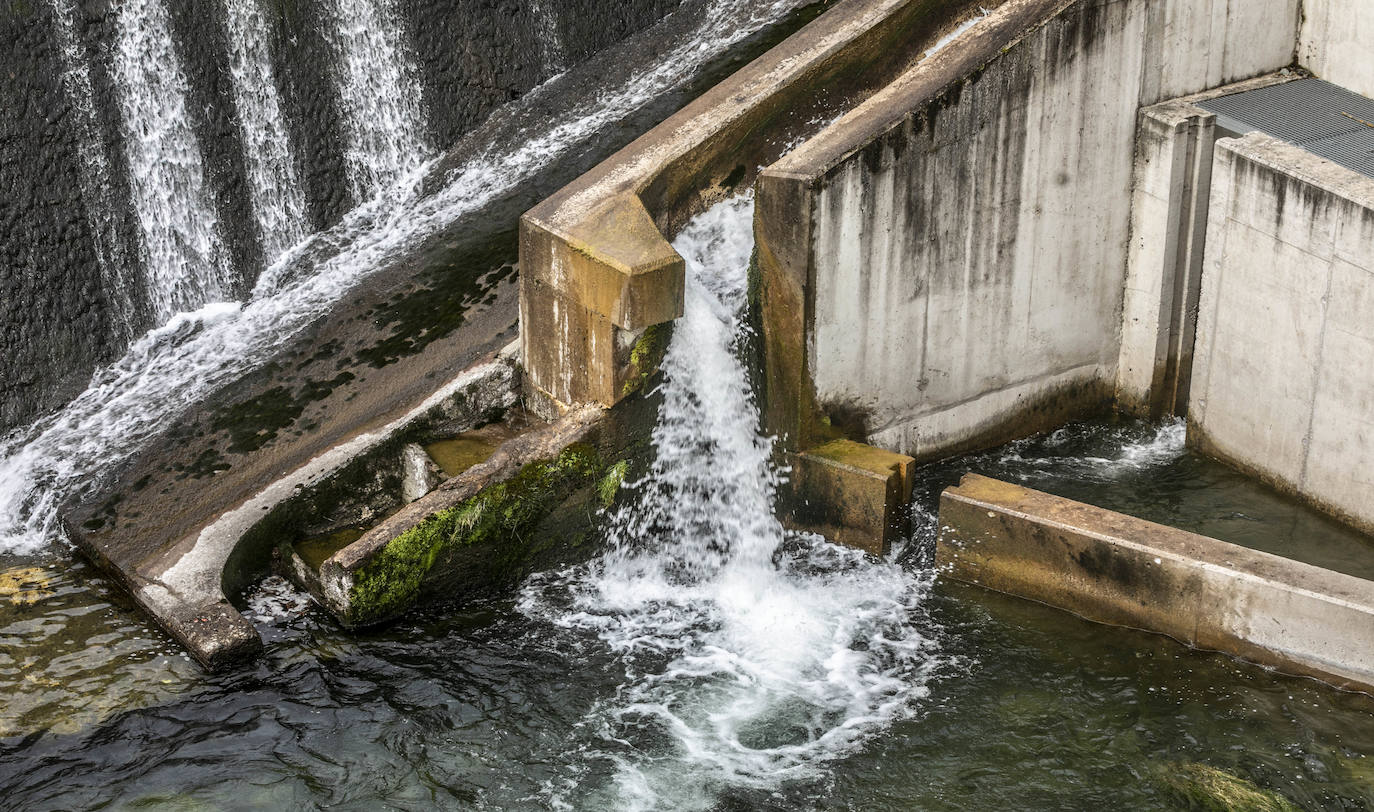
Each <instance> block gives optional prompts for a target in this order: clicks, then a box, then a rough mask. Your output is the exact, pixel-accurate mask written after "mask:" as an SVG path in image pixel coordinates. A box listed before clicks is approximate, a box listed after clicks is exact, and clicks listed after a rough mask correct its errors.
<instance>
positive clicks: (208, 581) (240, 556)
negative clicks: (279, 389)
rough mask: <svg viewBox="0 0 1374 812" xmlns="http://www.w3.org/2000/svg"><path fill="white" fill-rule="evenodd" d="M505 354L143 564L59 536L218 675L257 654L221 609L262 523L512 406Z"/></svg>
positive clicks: (81, 531)
mask: <svg viewBox="0 0 1374 812" xmlns="http://www.w3.org/2000/svg"><path fill="white" fill-rule="evenodd" d="M511 355H512V353H511V352H509V351H508V352H504V353H502V354H501V355H500V356H499V357H497V358H495V359H493V360H490V361H488V362H487V363H483V364H479V365H477V366H474V367H472V368H470V369H467V370H465V371H464V372H462V373H461V374H459V375H458V376H456V377H455V378H454V379H453V380H451V381H449V382H448V383H447V384H445V385H444V386H443V387H442V388H441V389H439V391H437V392H436V393H435V394H433V395H431V396H430V397H429V398H427V399H426V400H424V401H423V402H422V403H420V404H419V405H418V406H416V407H414V408H413V409H411V410H410V411H409V412H407V413H405V414H404V415H402V416H401V417H399V418H397V419H396V420H394V421H392V422H390V423H388V424H386V425H384V426H382V427H380V428H378V429H377V430H375V431H372V432H367V433H362V434H358V435H356V436H354V437H353V438H351V439H349V440H347V441H346V442H343V443H340V444H338V445H336V446H333V447H332V448H330V449H329V450H328V451H326V452H325V453H323V454H320V455H319V456H317V457H315V458H314V459H312V460H310V461H309V462H308V463H306V464H305V465H302V466H300V467H299V468H297V469H295V470H293V471H289V472H287V473H285V474H283V475H282V476H280V477H279V478H278V479H277V480H276V481H275V482H272V483H271V484H269V485H267V486H266V487H265V488H263V489H262V490H260V491H259V492H258V493H256V494H255V495H254V496H252V497H251V498H249V499H248V500H246V501H245V502H243V503H242V504H240V505H238V506H236V507H234V508H233V509H231V510H228V511H226V512H225V513H223V514H222V515H221V516H219V517H218V518H217V519H216V520H215V521H213V522H211V523H210V524H209V525H207V526H205V527H203V528H201V529H199V530H198V531H196V532H195V533H194V534H192V535H189V536H187V537H185V538H182V539H181V540H180V541H178V542H177V543H175V544H172V545H170V546H167V547H165V548H162V549H159V550H156V551H154V552H152V553H151V554H147V555H145V556H144V557H142V558H136V557H133V556H132V555H131V554H130V551H129V550H128V549H126V547H125V546H124V544H123V543H122V541H121V539H120V538H119V537H117V536H115V537H112V536H110V535H109V534H108V533H104V532H101V531H100V530H98V529H93V528H91V527H87V526H85V525H83V524H81V523H78V522H74V521H71V520H69V519H66V518H64V527H65V529H66V531H67V535H68V537H69V538H71V539H72V541H73V543H75V544H76V545H77V547H78V549H80V550H81V551H82V552H83V553H84V554H85V555H86V556H87V557H88V558H90V559H91V560H92V561H94V562H95V563H96V564H98V565H99V566H100V567H101V568H102V569H104V570H105V571H107V572H109V573H110V574H112V575H114V576H115V577H116V578H118V579H119V581H120V583H121V585H122V586H123V587H124V588H125V589H126V590H127V591H128V592H129V593H130V595H132V596H133V598H134V600H135V601H137V602H138V604H139V605H140V606H142V607H143V608H144V609H145V610H146V611H147V612H148V614H149V615H150V616H152V618H153V620H154V621H155V622H156V623H157V624H158V625H159V626H161V627H162V628H163V629H164V630H165V631H166V632H167V633H168V634H170V635H172V637H173V638H175V639H176V641H177V642H178V643H180V644H181V645H182V646H184V647H185V648H186V650H187V651H188V652H190V654H191V655H192V656H193V657H195V659H196V661H197V662H199V663H200V664H201V665H202V666H204V667H205V668H207V669H210V670H218V669H222V668H224V667H227V666H229V665H232V664H233V663H235V662H237V661H241V660H244V659H247V658H250V657H252V656H253V655H255V654H256V653H257V652H258V651H259V650H260V649H261V646H262V641H261V639H260V638H259V636H258V633H257V630H256V629H255V628H254V627H253V624H252V623H250V622H249V621H248V620H246V619H245V618H244V617H243V616H242V615H240V614H239V612H238V610H236V609H235V608H234V607H233V606H232V605H231V604H230V602H229V600H228V597H227V596H228V595H232V594H234V592H236V591H237V589H238V588H239V587H241V586H243V585H244V583H243V581H244V578H245V577H246V576H248V575H250V574H253V572H255V570H253V567H255V566H258V565H260V564H261V561H260V560H254V559H257V558H261V559H262V560H265V558H266V556H265V555H264V556H260V557H259V556H255V555H253V553H254V552H255V550H250V549H249V548H254V547H255V546H256V540H255V538H254V537H255V536H259V535H262V532H261V531H262V528H263V525H264V521H265V520H266V519H268V518H269V517H270V516H272V515H273V512H274V511H275V510H276V509H278V508H281V507H283V506H285V505H287V503H289V501H290V500H291V499H292V498H293V497H295V496H296V495H297V494H299V493H300V492H301V491H302V490H303V489H309V488H312V487H315V486H317V485H319V484H321V483H323V482H325V481H328V480H329V479H330V478H331V477H333V476H335V475H336V474H338V473H339V472H340V471H341V470H343V469H344V468H345V467H347V466H349V465H351V464H353V463H355V462H357V461H358V460H360V459H363V458H365V457H367V456H368V455H369V454H372V453H373V452H374V451H376V450H377V449H382V448H385V447H386V446H387V444H388V443H389V442H390V441H391V440H393V438H396V437H397V436H399V435H400V434H401V433H402V432H405V431H408V430H411V429H413V428H414V427H416V426H417V425H419V424H421V423H424V422H426V421H434V420H438V421H441V422H453V421H457V422H458V423H459V424H467V425H471V424H472V423H475V422H476V421H477V420H478V418H479V417H480V416H481V415H484V414H487V413H489V412H490V411H492V410H493V409H505V408H507V407H509V406H511V405H513V404H514V403H515V400H516V397H515V374H514V370H513V361H512V358H511Z"/></svg>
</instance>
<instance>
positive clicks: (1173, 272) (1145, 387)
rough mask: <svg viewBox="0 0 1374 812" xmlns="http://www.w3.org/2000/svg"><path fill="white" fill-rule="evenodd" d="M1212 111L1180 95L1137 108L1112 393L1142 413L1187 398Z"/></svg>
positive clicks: (1179, 405)
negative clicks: (1117, 357) (1176, 99)
mask: <svg viewBox="0 0 1374 812" xmlns="http://www.w3.org/2000/svg"><path fill="white" fill-rule="evenodd" d="M1215 140H1216V116H1214V115H1212V114H1211V113H1209V112H1207V111H1206V110H1203V109H1202V108H1200V107H1197V106H1196V105H1193V104H1189V103H1187V102H1163V103H1161V104H1158V105H1154V106H1152V107H1147V108H1145V109H1144V110H1142V111H1141V112H1140V127H1139V130H1138V132H1137V134H1136V156H1135V188H1134V190H1133V192H1132V196H1131V240H1130V245H1129V247H1128V253H1127V259H1126V286H1125V291H1124V294H1123V301H1122V314H1121V354H1120V360H1119V362H1118V366H1117V380H1116V401H1117V406H1118V407H1119V408H1121V409H1122V410H1124V411H1127V412H1131V413H1135V414H1139V415H1142V416H1146V417H1158V416H1160V415H1164V414H1174V413H1181V412H1182V411H1183V410H1185V409H1186V407H1187V397H1188V380H1189V376H1190V374H1191V371H1192V347H1193V331H1194V329H1195V328H1196V324H1197V322H1196V319H1191V318H1188V314H1189V313H1190V312H1193V311H1194V310H1195V309H1196V307H1197V296H1198V289H1199V287H1198V286H1199V282H1200V277H1201V270H1202V245H1203V239H1204V238H1205V236H1206V233H1207V199H1208V190H1209V189H1210V188H1211V187H1210V183H1211V181H1210V179H1211V174H1212V143H1213V142H1214V141H1215Z"/></svg>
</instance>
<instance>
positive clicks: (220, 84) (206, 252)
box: [0, 0, 678, 433]
mask: <svg viewBox="0 0 1374 812" xmlns="http://www.w3.org/2000/svg"><path fill="white" fill-rule="evenodd" d="M677 5H678V0H631V1H630V2H611V0H570V1H569V2H558V3H552V2H548V0H533V2H532V0H497V2H480V3H479V2H457V3H455V2H445V1H443V0H300V2H292V3H280V2H276V1H275V0H176V1H175V2H173V0H128V2H113V0H91V1H90V2H78V1H77V0H32V2H26V3H18V4H7V5H6V7H5V10H4V11H0V39H2V40H3V41H4V42H5V43H6V45H7V47H6V49H4V51H3V53H0V68H3V70H0V82H3V83H4V88H3V89H4V90H5V97H6V98H7V99H12V100H14V103H13V104H7V105H5V106H4V109H3V110H0V155H3V157H4V163H3V166H0V191H3V193H4V198H3V201H4V202H3V203H0V211H3V214H4V217H3V222H0V225H3V226H4V227H3V229H0V337H3V341H4V343H3V347H4V349H5V352H4V353H3V354H0V433H3V432H5V431H7V430H8V429H10V428H13V427H15V426H17V425H19V424H21V423H23V422H25V421H27V420H29V419H32V418H33V417H34V416H36V415H38V414H41V413H42V412H45V411H48V410H50V409H52V408H53V407H55V406H58V405H60V404H61V403H63V402H65V401H67V400H68V399H70V398H71V397H72V396H73V395H75V394H76V393H77V392H79V391H80V390H81V388H82V387H83V386H84V385H85V384H86V383H87V381H88V380H89V378H90V375H91V372H92V370H93V369H94V368H95V367H96V366H97V365H98V364H101V363H106V362H109V361H111V360H113V359H114V358H116V357H117V356H118V355H119V354H120V353H121V352H123V351H124V349H125V348H126V347H127V346H128V345H129V342H131V341H133V340H134V339H135V338H137V336H139V335H141V334H142V333H144V332H145V331H146V330H148V329H149V328H152V327H155V326H158V325H160V324H162V323H164V322H165V321H166V319H167V317H168V316H170V315H172V314H174V313H176V312H180V311H186V310H193V309H195V308H196V307H199V306H200V305H202V304H204V303H206V302H209V301H216V300H231V299H239V298H242V297H243V296H244V295H245V294H246V293H247V291H248V290H249V289H251V287H252V286H253V285H254V284H255V282H256V280H257V278H258V276H259V275H260V274H261V273H262V271H263V270H265V269H267V268H268V267H270V266H272V265H273V263H274V262H275V260H277V259H278V258H279V257H281V256H282V255H283V254H284V253H285V252H287V251H288V250H289V249H290V248H291V247H292V246H295V245H297V244H299V243H300V242H301V240H302V239H303V238H304V237H306V236H307V235H309V234H311V233H313V232H316V231H319V230H320V229H325V228H328V227H330V226H332V225H334V224H336V223H338V222H339V221H340V220H341V219H342V218H343V217H344V216H345V214H346V213H348V212H349V211H350V210H351V209H353V208H354V207H355V206H357V205H359V204H362V203H365V202H367V201H368V200H369V199H370V198H372V197H373V196H374V195H375V194H377V193H378V192H380V191H381V190H382V189H384V188H385V187H387V186H388V185H389V184H391V183H394V182H395V181H396V180H397V179H398V178H400V177H402V176H403V175H405V174H406V173H407V172H408V171H410V170H412V169H414V168H416V167H418V166H419V165H420V164H421V163H423V161H424V160H426V159H428V158H430V157H433V155H434V154H435V152H436V151H437V150H441V149H444V148H446V147H448V146H449V145H451V144H453V143H455V142H456V141H457V140H458V139H459V138H460V137H461V136H463V135H464V134H465V133H467V132H469V131H471V130H472V129H473V128H474V127H476V126H478V125H479V124H481V123H482V122H483V121H485V120H486V119H487V118H488V117H489V116H490V115H491V114H492V113H493V112H494V111H495V110H497V109H499V108H500V107H501V106H502V105H505V104H507V103H509V102H511V101H512V100H514V99H518V98H519V97H521V96H522V95H524V94H525V93H527V92H529V91H530V90H531V89H532V88H534V87H536V86H537V85H539V84H540V82H542V81H544V80H545V79H547V78H548V77H549V76H550V75H552V74H553V73H556V72H558V71H561V70H564V69H566V68H568V67H570V66H572V65H575V64H577V63H579V62H581V61H583V60H585V59H586V58H588V57H589V56H590V55H591V54H593V53H595V52H597V51H599V50H600V49H602V48H604V47H605V46H607V45H608V44H611V43H614V42H617V41H619V40H621V39H623V38H624V37H625V36H627V35H629V34H632V33H634V32H636V31H639V30H641V29H643V28H644V27H645V26H647V25H648V24H650V23H652V22H653V21H655V20H657V19H659V18H661V17H663V16H664V15H665V14H667V13H668V12H670V11H672V10H673V9H675V8H676V7H677Z"/></svg>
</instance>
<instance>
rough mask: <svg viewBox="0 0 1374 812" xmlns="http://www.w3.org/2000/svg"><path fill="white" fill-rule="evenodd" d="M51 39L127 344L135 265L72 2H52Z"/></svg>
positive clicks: (85, 193)
mask: <svg viewBox="0 0 1374 812" xmlns="http://www.w3.org/2000/svg"><path fill="white" fill-rule="evenodd" d="M53 34H54V38H55V39H56V40H57V47H58V48H59V49H60V50H61V52H62V62H63V66H64V71H63V74H62V85H63V89H64V90H65V91H66V93H67V97H68V98H69V99H70V100H71V109H72V112H73V114H74V116H75V120H76V127H77V129H78V138H79V139H80V147H79V149H80V152H81V163H82V167H83V168H84V169H85V171H84V172H83V173H82V174H81V178H80V180H81V198H82V205H83V207H84V208H85V211H86V219H87V222H88V223H89V224H90V228H91V235H92V236H93V237H94V240H95V249H96V255H97V257H98V258H99V262H100V269H101V271H102V273H103V274H104V276H105V279H104V283H105V284H104V289H105V294H106V295H107V296H108V297H109V298H110V300H111V302H112V304H113V305H114V309H115V312H114V313H113V314H112V315H113V317H114V318H113V321H114V323H115V324H116V325H117V329H118V331H119V333H118V336H117V337H118V338H119V339H120V340H121V341H123V342H127V341H129V340H132V339H133V337H134V334H133V330H134V327H133V326H134V323H135V304H134V295H135V288H134V285H133V282H132V280H130V279H129V276H128V275H129V271H130V267H131V263H130V262H129V256H128V252H127V251H126V250H125V246H124V241H123V240H122V239H121V238H120V236H119V232H118V227H117V224H116V220H117V218H116V215H115V212H116V211H117V210H118V208H117V207H118V206H119V203H117V202H116V198H115V187H114V181H113V175H112V174H111V172H110V158H109V155H108V154H107V153H106V151H105V144H104V141H103V139H102V138H101V135H100V127H99V125H98V124H97V123H96V117H95V88H94V86H93V85H92V83H91V72H90V67H89V64H88V56H87V54H86V50H85V47H84V46H83V44H82V42H81V40H80V38H79V37H78V36H77V30H76V8H75V7H74V6H73V5H72V0H54V2H53Z"/></svg>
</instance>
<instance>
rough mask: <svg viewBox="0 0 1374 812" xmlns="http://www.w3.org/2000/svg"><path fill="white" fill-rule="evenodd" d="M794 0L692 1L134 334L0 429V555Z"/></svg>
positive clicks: (26, 547) (32, 546)
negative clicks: (193, 413)
mask: <svg viewBox="0 0 1374 812" xmlns="http://www.w3.org/2000/svg"><path fill="white" fill-rule="evenodd" d="M145 5H147V3H145ZM797 5H798V0H773V1H772V2H768V3H756V2H753V0H718V1H717V2H713V3H708V4H704V7H703V8H702V9H701V16H700V18H699V21H698V24H697V26H696V28H695V30H694V31H693V33H692V34H691V35H689V36H687V37H684V38H683V39H682V40H681V41H679V42H677V43H676V44H675V45H674V46H673V47H670V48H666V49H665V50H664V51H663V53H662V54H661V55H660V56H659V57H658V61H657V62H655V63H653V64H651V65H649V66H647V67H646V68H645V69H643V70H639V71H635V72H633V73H632V75H627V76H625V77H623V78H622V79H621V81H620V83H619V84H617V85H612V86H610V87H607V88H606V89H605V90H604V91H603V92H602V93H600V94H599V95H598V96H597V97H596V98H595V99H593V100H589V101H588V103H587V105H586V108H585V111H584V112H583V113H582V114H581V115H579V116H576V117H572V118H568V119H566V120H564V121H561V122H559V123H557V124H554V125H553V126H550V125H549V122H547V121H532V122H531V123H530V124H528V125H527V126H526V129H525V131H524V133H523V136H522V137H523V140H520V139H516V140H515V142H513V143H510V144H505V145H500V146H497V147H493V148H492V149H490V150H488V151H486V152H483V153H481V154H476V155H473V156H471V157H470V158H469V159H467V160H466V161H465V162H464V163H463V164H462V165H461V166H460V167H458V168H457V169H455V170H454V171H453V172H451V173H449V175H448V176H447V178H446V179H445V183H444V185H443V186H442V188H440V189H439V190H437V191H435V192H434V193H432V194H426V193H425V189H426V187H425V183H424V182H425V180H426V178H427V177H428V176H429V173H430V168H431V167H432V165H433V164H434V162H433V161H431V162H430V163H429V164H426V165H425V166H422V167H419V168H417V169H415V170H413V171H411V172H410V173H409V174H407V175H405V176H404V177H403V178H402V179H401V180H400V181H399V182H397V183H396V184H394V185H393V186H390V187H387V188H385V189H383V191H382V192H381V193H379V194H378V195H377V196H376V197H375V198H373V199H372V200H371V201H369V202H368V203H366V204H364V205H362V206H359V207H358V208H356V209H354V210H353V211H351V212H349V213H348V214H347V215H346V216H345V217H344V218H343V219H342V221H341V222H340V223H339V224H338V225H337V226H335V227H334V228H331V229H330V230H329V231H327V232H322V233H319V234H316V235H313V236H312V237H310V238H307V239H306V240H305V241H304V242H302V243H301V244H299V245H297V246H296V247H295V248H293V249H291V250H290V251H288V252H287V253H286V255H285V256H283V257H282V258H280V259H279V260H277V262H276V263H274V265H273V266H272V267H270V268H268V269H267V270H266V271H264V272H263V274H262V275H261V277H260V278H259V279H258V282H257V285H256V286H255V288H254V290H253V293H252V295H251V296H250V297H249V299H248V300H247V301H246V302H244V303H243V304H242V305H241V306H237V305H234V306H231V307H233V308H235V309H233V310H230V309H229V308H225V307H211V308H210V309H208V310H207V309H202V310H198V311H196V312H195V313H193V314H189V315H178V316H173V317H172V318H171V320H170V321H169V323H168V324H167V326H166V327H162V328H158V329H157V330H154V331H153V332H151V333H149V334H148V335H145V336H144V337H143V338H141V339H139V340H138V341H136V342H135V343H134V345H133V346H132V347H131V348H130V349H129V351H128V352H127V353H126V355H125V357H124V358H122V359H121V360H120V361H118V362H116V363H115V364H113V365H111V366H110V367H107V368H105V369H102V370H100V371H98V372H97V373H96V374H95V376H94V377H93V379H92V381H91V384H90V386H89V387H88V388H87V389H86V391H85V392H83V393H82V394H80V395H78V396H77V397H76V398H75V399H74V400H73V401H72V402H71V403H69V404H68V405H67V406H66V407H64V408H63V409H62V410H60V411H58V412H56V413H54V414H52V415H49V416H48V417H46V418H44V419H42V420H40V421H38V422H37V423H35V424H34V425H32V426H30V427H28V428H26V429H22V430H19V431H17V432H15V433H13V434H12V435H11V436H10V437H8V438H7V439H5V440H4V441H0V553H3V552H31V551H33V550H36V549H39V548H41V547H42V546H43V545H44V544H46V543H48V542H49V541H50V540H51V539H53V538H54V537H55V536H56V535H58V529H57V509H58V507H59V506H60V505H61V504H62V503H64V502H65V501H66V500H67V499H69V498H71V497H72V496H73V495H75V494H78V493H80V492H82V491H83V490H84V489H89V488H90V487H91V485H92V482H93V481H94V480H95V479H96V478H97V477H99V476H100V475H102V474H103V473H104V472H107V471H109V470H111V469H112V468H113V467H114V466H116V465H118V464H119V463H120V462H122V461H124V460H126V459H127V458H128V457H129V456H130V455H132V454H134V453H136V452H137V451H138V450H139V449H140V448H142V447H143V446H144V444H146V443H147V442H148V441H149V439H150V438H152V437H153V436H155V435H156V434H157V433H158V432H159V431H161V430H162V429H163V428H164V427H165V426H166V424H167V422H168V421H169V420H171V419H173V418H174V417H175V416H176V415H178V414H180V413H181V412H183V411H184V410H185V409H187V408H188V407H190V406H192V405H194V404H196V403H198V402H200V401H201V400H202V399H203V398H205V397H206V396H207V395H209V394H210V393H212V392H214V391H216V390H217V389H219V388H221V387H223V386H225V385H227V384H229V383H231V382H232V381H234V380H237V379H238V378H239V377H240V376H242V375H243V374H244V373H245V372H247V371H249V370H251V369H254V368H256V367H258V366H260V365H262V364H264V363H267V362H268V361H270V360H271V359H272V358H273V357H274V356H275V355H276V353H277V352H278V348H279V347H280V346H281V345H282V344H283V343H284V342H287V341H290V340H291V339H292V337H293V336H295V335H296V334H298V333H299V332H300V331H301V330H303V329H304V328H305V327H306V326H308V325H309V324H311V323H312V322H313V321H314V320H315V319H316V318H318V317H319V316H321V315H322V314H324V313H326V312H327V311H328V309H329V308H330V306H332V305H333V304H334V303H335V302H337V301H339V300H340V299H341V298H343V296H344V295H345V294H347V293H348V292H349V291H350V290H352V289H353V288H354V287H356V286H357V285H358V284H359V283H360V282H362V281H363V280H365V279H366V278H367V276H368V275H369V274H370V273H372V272H374V271H376V270H377V269H379V268H383V267H385V266H386V265H387V263H388V261H389V260H390V259H391V258H393V257H396V256H398V255H403V254H404V253H405V252H407V251H410V250H413V249H414V248H416V247H417V246H419V245H421V244H423V243H424V241H425V240H426V238H428V237H430V236H431V235H433V234H436V233H439V232H441V231H442V230H443V229H445V228H448V227H449V226H451V225H452V224H453V223H454V222H456V221H457V220H458V219H459V218H461V217H462V216H464V215H465V214H467V213H469V212H472V211H474V210H476V209H478V208H480V207H481V206H483V205H485V204H486V203H488V202H490V201H492V200H494V199H496V198H497V197H499V196H500V195H501V194H504V193H505V191H506V190H508V189H510V188H512V187H513V186H515V185H516V184H518V183H520V182H522V181H524V180H526V179H528V178H530V177H533V176H534V175H536V174H537V173H538V172H540V171H542V170H544V169H545V168H547V167H548V166H549V165H550V164H551V163H552V162H553V161H555V160H557V159H558V158H560V157H561V156H563V155H564V154H566V153H567V152H568V150H570V149H572V148H574V147H576V146H577V145H579V144H581V143H583V142H584V141H585V140H586V139H588V138H590V137H592V136H594V135H595V134H596V133H598V132H601V131H603V130H604V129H605V128H607V127H610V126H613V125H615V124H616V123H617V122H619V121H621V120H623V119H624V118H625V116H627V115H629V114H630V113H632V112H633V111H635V110H637V109H639V108H641V107H643V106H644V105H645V104H648V103H649V102H651V101H652V100H654V99H656V98H658V97H660V96H661V95H662V94H663V93H665V92H666V91H668V90H670V89H672V88H676V87H679V86H680V85H682V83H683V82H685V81H687V80H688V79H689V78H691V77H692V76H693V75H694V74H695V72H696V71H697V70H698V69H699V68H700V66H701V65H703V64H705V63H706V62H708V61H709V60H711V59H713V58H715V57H716V56H718V55H720V54H722V53H724V52H725V51H726V50H728V49H729V48H730V47H731V46H732V45H733V44H734V43H737V42H739V41H741V40H743V39H745V38H746V37H748V36H750V35H751V34H753V33H754V32H756V31H758V30H760V29H761V28H763V27H764V26H766V25H767V24H769V23H770V22H772V21H774V20H776V19H778V18H779V17H781V16H782V15H783V14H785V13H787V12H788V11H790V10H791V9H792V8H794V7H796V6H797ZM541 90H542V89H541ZM539 92H540V91H536V92H535V93H532V94H530V96H531V97H534V96H536V95H537V94H538V93H539ZM312 258H313V259H312Z"/></svg>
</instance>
